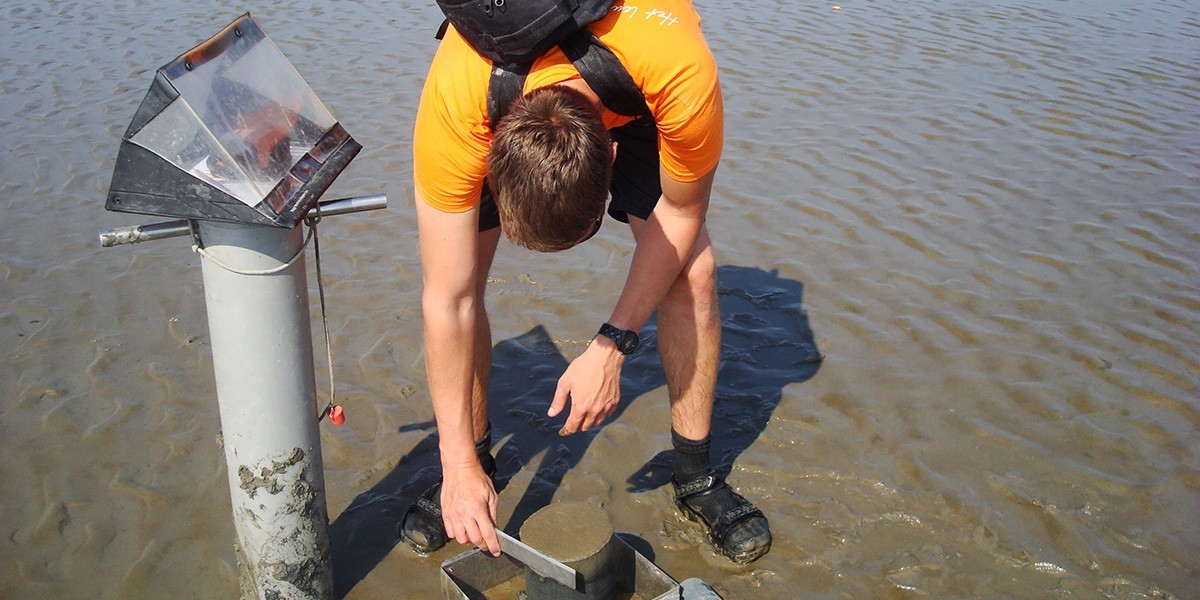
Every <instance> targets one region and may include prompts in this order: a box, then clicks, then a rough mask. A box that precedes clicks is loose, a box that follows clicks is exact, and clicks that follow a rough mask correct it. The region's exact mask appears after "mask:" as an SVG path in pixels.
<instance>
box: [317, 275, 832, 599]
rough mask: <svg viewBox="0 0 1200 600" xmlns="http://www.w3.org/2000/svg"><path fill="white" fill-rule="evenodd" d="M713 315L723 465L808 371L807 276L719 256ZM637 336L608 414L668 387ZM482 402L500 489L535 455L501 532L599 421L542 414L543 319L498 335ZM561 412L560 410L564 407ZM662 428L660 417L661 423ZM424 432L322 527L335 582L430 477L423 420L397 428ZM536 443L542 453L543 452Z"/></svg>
mask: <svg viewBox="0 0 1200 600" xmlns="http://www.w3.org/2000/svg"><path fill="white" fill-rule="evenodd" d="M717 281H718V286H719V289H718V294H719V298H720V305H721V317H722V344H721V346H722V347H721V367H720V372H719V374H718V378H717V391H716V403H715V405H714V408H713V435H712V456H713V463H714V466H715V467H716V469H717V470H718V471H722V472H728V470H729V469H730V468H731V467H732V465H733V463H734V462H735V461H736V460H737V458H738V456H740V455H741V453H742V452H743V451H744V450H746V449H747V448H748V447H750V445H751V444H753V443H754V441H755V440H756V439H757V438H758V436H759V434H760V433H762V431H763V430H764V429H765V428H766V426H767V423H768V422H769V421H770V418H771V415H772V413H773V412H774V410H775V407H776V406H777V405H778V404H779V401H780V399H781V398H782V396H783V388H784V386H786V385H788V384H791V383H799V382H803V381H807V380H808V379H810V378H811V377H812V376H813V375H815V374H816V372H817V369H818V368H819V366H820V360H821V355H820V352H819V351H818V350H817V347H816V342H815V341H814V339H813V332H812V329H811V328H810V327H809V323H808V316H807V314H806V312H805V311H804V304H803V291H804V285H803V284H802V283H800V282H799V281H793V280H789V279H782V278H780V277H779V276H778V273H777V272H773V271H764V270H762V269H758V268H753V267H738V266H724V267H720V268H719V270H718V274H717ZM641 333H642V336H641V337H642V339H643V346H642V347H641V348H639V349H638V351H637V352H635V353H634V354H633V355H632V356H631V357H630V358H629V359H628V360H626V362H625V366H624V368H623V370H622V373H621V375H622V377H621V403H620V405H618V407H617V411H616V413H615V414H614V415H613V417H612V418H611V419H610V421H609V422H611V421H613V420H617V419H620V418H621V414H622V413H624V411H625V409H626V408H628V406H629V405H630V403H632V402H636V401H637V399H638V398H639V397H641V396H642V395H644V394H645V393H647V392H649V391H651V390H654V389H657V388H659V387H660V386H664V385H666V381H665V379H664V376H663V372H662V363H661V362H660V360H659V358H658V352H657V335H656V334H657V324H656V322H655V321H653V320H651V321H650V322H649V323H647V325H646V326H645V327H643V328H642V332H641ZM492 360H493V368H492V379H491V383H490V390H489V397H490V412H491V419H492V432H493V440H495V441H496V442H497V446H499V450H498V454H497V456H496V461H497V464H498V468H499V472H498V474H497V476H498V479H499V481H500V483H499V487H501V488H503V486H504V483H506V482H507V481H508V480H509V479H511V478H512V477H513V476H514V475H515V474H516V473H517V472H519V471H521V470H522V469H524V468H525V467H526V466H528V465H529V464H530V463H531V462H532V460H533V457H536V456H538V455H539V454H541V455H542V458H541V462H540V464H538V465H537V468H536V471H535V474H534V476H533V479H532V481H531V482H530V484H529V486H528V487H527V489H526V491H525V493H524V494H523V495H522V497H521V499H520V500H519V501H518V504H517V506H516V507H515V508H514V510H513V513H512V517H511V518H510V519H509V520H508V522H507V523H504V524H503V525H502V528H503V529H504V530H505V531H508V532H510V533H512V532H515V531H517V530H518V529H519V528H520V525H521V523H523V522H524V521H525V519H527V518H528V517H529V516H530V515H532V514H533V513H534V512H537V510H538V509H540V508H542V507H544V506H546V505H548V504H549V503H550V502H551V501H552V500H553V498H554V493H555V491H556V490H557V489H558V487H559V485H560V484H561V483H562V481H563V478H564V476H565V475H566V473H567V472H568V471H569V470H570V469H572V468H573V467H574V466H575V465H576V464H577V463H578V462H579V460H580V458H581V457H583V455H584V454H585V452H586V451H587V449H588V446H589V445H590V444H591V442H592V439H593V438H595V436H596V435H597V433H598V432H599V429H594V430H592V431H590V432H586V433H582V434H577V435H573V436H570V437H565V438H564V437H560V436H559V435H558V430H559V428H560V427H561V426H562V422H564V421H565V418H566V417H565V414H564V415H559V416H558V417H557V418H555V419H550V418H548V417H547V416H546V409H547V407H548V406H549V402H550V399H551V398H552V397H553V395H554V388H555V386H556V384H557V382H558V378H559V376H561V375H562V373H563V371H564V370H565V369H566V367H567V359H566V358H565V357H564V356H563V355H562V353H561V352H559V350H558V347H557V346H556V345H555V344H554V342H553V340H552V338H551V336H550V334H549V332H547V331H546V329H545V328H544V327H542V326H538V327H535V328H534V329H531V330H530V331H528V332H526V333H524V334H522V335H520V336H517V337H515V338H510V339H507V340H504V341H502V342H500V343H498V344H496V346H495V348H494V349H493V352H492ZM564 412H565V411H564ZM661 426H662V427H663V429H664V432H665V431H668V430H669V426H670V425H669V423H662V424H661ZM413 430H424V431H427V432H428V435H427V436H426V437H424V438H423V439H422V440H421V441H420V442H418V444H417V445H416V447H414V448H413V450H412V451H411V452H409V453H408V454H407V455H405V456H404V457H402V458H401V459H400V461H399V463H398V464H397V466H396V467H395V468H394V469H393V470H392V471H391V472H390V473H389V474H388V475H387V476H386V477H384V478H383V479H382V480H381V481H380V482H379V483H377V484H375V485H374V486H373V487H372V488H371V489H370V490H367V491H365V492H363V493H361V494H359V495H358V496H357V497H356V498H355V499H354V501H353V502H351V504H350V506H349V507H347V508H346V510H345V511H343V512H342V514H341V515H339V516H338V518H337V519H336V520H335V521H334V522H333V523H332V524H331V526H330V539H331V543H332V549H333V563H334V576H335V588H336V593H337V595H338V597H342V596H344V595H345V594H347V593H348V592H349V591H350V590H351V589H352V588H353V587H354V586H355V585H356V584H357V583H358V582H359V581H361V580H362V579H364V578H365V577H366V576H367V575H368V574H369V573H370V572H371V570H372V569H374V568H375V566H376V565H377V564H379V562H380V561H381V560H383V558H384V557H385V556H387V555H388V553H390V552H391V550H392V548H393V547H395V545H396V543H397V540H396V525H397V523H398V522H399V520H400V518H401V517H402V516H403V514H404V511H405V510H406V509H407V508H408V506H409V504H411V503H412V502H413V501H414V500H415V499H416V497H417V495H418V494H420V493H421V492H422V491H423V490H424V489H426V488H427V487H428V486H430V485H432V484H433V483H434V482H435V481H436V480H437V477H438V469H439V467H438V460H437V445H438V444H437V434H436V431H435V429H434V424H433V422H431V421H427V422H423V423H416V424H412V425H407V426H405V427H403V428H401V431H402V432H403V431H413ZM543 451H545V452H543ZM672 465H673V457H672V453H671V450H670V449H667V450H664V451H662V452H660V453H658V454H657V455H655V456H654V457H652V458H650V460H648V461H647V462H646V463H645V464H644V465H643V466H641V467H640V468H638V469H637V470H636V471H635V472H634V473H633V474H632V475H630V477H629V479H628V481H627V483H628V490H629V491H631V492H643V491H647V490H652V489H655V488H658V487H661V486H664V485H666V484H667V483H669V482H670V478H671V469H672Z"/></svg>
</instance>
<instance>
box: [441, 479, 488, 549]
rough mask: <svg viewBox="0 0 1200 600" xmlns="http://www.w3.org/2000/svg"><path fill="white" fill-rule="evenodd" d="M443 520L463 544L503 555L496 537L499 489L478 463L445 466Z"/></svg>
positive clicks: (451, 532)
mask: <svg viewBox="0 0 1200 600" xmlns="http://www.w3.org/2000/svg"><path fill="white" fill-rule="evenodd" d="M442 522H443V523H444V524H445V525H446V535H448V536H449V537H452V538H454V540H455V541H457V542H458V543H460V544H474V545H475V546H477V547H478V548H479V549H480V550H483V551H484V552H487V553H489V554H491V555H492V556H500V541H499V540H497V539H496V490H495V488H494V487H493V486H492V479H491V478H490V477H488V476H487V474H486V473H484V472H483V468H481V467H480V466H479V464H475V465H471V466H464V467H459V468H446V466H444V465H443V467H442Z"/></svg>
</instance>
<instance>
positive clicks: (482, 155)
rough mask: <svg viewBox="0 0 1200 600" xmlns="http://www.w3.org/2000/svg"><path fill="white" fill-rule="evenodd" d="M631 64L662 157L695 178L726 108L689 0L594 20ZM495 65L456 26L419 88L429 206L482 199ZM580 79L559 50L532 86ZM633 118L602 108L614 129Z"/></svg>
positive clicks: (418, 151) (533, 73) (651, 3)
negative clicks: (488, 97)
mask: <svg viewBox="0 0 1200 600" xmlns="http://www.w3.org/2000/svg"><path fill="white" fill-rule="evenodd" d="M588 29H590V30H591V31H592V33H594V34H595V35H596V37H598V38H600V40H601V41H603V42H604V44H605V45H606V46H608V47H609V49H611V50H612V51H613V54H615V55H616V56H617V58H618V59H619V60H620V61H621V63H622V64H624V65H625V68H626V69H627V70H628V71H629V75H630V76H631V77H633V81H634V82H635V83H636V84H637V86H638V88H640V89H641V90H642V93H643V94H644V95H645V96H646V105H647V106H648V107H649V108H650V112H651V114H653V115H654V122H655V124H656V125H657V127H658V139H659V143H658V149H659V161H660V163H661V164H662V166H663V168H664V169H665V170H666V172H667V173H668V174H669V175H670V176H671V177H672V178H674V179H675V180H677V181H685V182H686V181H695V180H696V179H699V178H700V177H702V176H703V175H705V174H706V173H708V172H709V171H711V170H712V169H713V168H714V167H716V166H717V162H718V161H720V158H721V144H722V142H723V141H724V131H723V127H724V113H723V107H722V104H721V87H720V84H719V82H718V81H717V65H716V62H715V61H714V60H713V57H712V53H711V52H710V51H709V49H708V44H707V42H705V40H704V36H703V34H702V33H701V31H700V16H699V15H698V14H696V11H695V9H694V8H693V7H692V3H691V0H617V2H615V3H614V4H613V7H612V9H611V10H610V11H609V14H608V15H607V16H606V17H604V18H603V19H600V20H599V21H596V22H595V23H592V24H591V25H588ZM490 77H491V62H490V61H489V60H487V59H486V58H483V57H481V56H479V54H477V53H476V52H475V51H474V50H473V49H472V48H471V47H470V46H469V45H468V44H467V42H466V41H465V40H463V38H462V36H460V35H459V34H458V33H457V32H456V31H454V28H453V27H451V28H449V29H448V30H447V31H446V35H445V37H444V39H443V40H442V43H441V45H439V46H438V50H437V53H436V54H435V55H434V57H433V63H432V65H430V68H429V76H428V78H427V79H426V80H425V88H424V90H423V91H422V92H421V105H420V108H419V109H418V110H417V121H416V130H415V131H414V133H413V177H414V179H415V180H416V187H417V192H418V193H419V194H420V195H421V197H422V198H424V199H425V201H426V202H428V203H429V204H430V205H431V206H433V207H435V208H437V209H439V210H443V211H446V212H462V211H465V210H469V209H471V208H472V207H474V206H475V205H476V204H478V203H479V196H480V193H481V192H482V191H483V179H484V176H485V175H486V174H487V152H488V146H489V144H490V143H491V139H492V131H491V127H490V126H489V125H488V119H487V89H488V82H489V79H490ZM577 77H579V72H578V71H577V70H576V69H575V67H574V66H573V65H572V64H571V61H570V60H568V59H567V57H566V56H564V55H563V53H562V51H561V50H559V49H558V48H554V49H553V50H551V51H549V52H547V53H546V54H545V55H543V56H542V57H541V58H539V59H537V60H536V61H535V62H534V63H533V67H532V68H531V69H530V72H529V77H528V78H526V80H525V88H524V92H525V93H528V92H529V91H530V90H534V89H537V88H541V87H545V86H547V85H553V84H556V83H560V82H563V81H567V80H569V79H573V78H577ZM629 121H630V117H625V116H621V115H618V114H615V113H612V112H610V111H609V110H607V109H605V110H604V123H605V125H607V126H608V128H609V129H612V128H614V127H617V126H620V125H623V124H625V123H627V122H629Z"/></svg>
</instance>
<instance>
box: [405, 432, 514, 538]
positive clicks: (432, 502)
mask: <svg viewBox="0 0 1200 600" xmlns="http://www.w3.org/2000/svg"><path fill="white" fill-rule="evenodd" d="M479 462H480V463H481V464H482V465H483V472H484V473H486V474H487V476H488V477H490V478H491V480H492V485H493V486H495V485H496V459H495V458H493V457H492V455H491V454H487V453H485V454H483V455H481V456H480V457H479ZM497 491H498V490H497ZM396 534H397V537H399V538H400V539H401V540H404V543H405V544H408V545H409V547H411V548H412V549H413V550H416V551H417V552H418V553H420V554H429V553H430V552H437V551H438V550H441V549H442V548H443V547H444V546H445V545H446V542H449V541H450V538H449V537H448V536H447V535H446V524H445V523H444V522H443V521H442V480H441V479H439V480H438V482H437V483H435V484H433V485H432V486H430V487H429V489H427V490H425V492H424V493H422V494H421V495H420V496H419V497H417V501H416V502H413V504H412V506H410V507H408V511H407V512H405V513H404V519H403V520H401V521H400V527H399V528H398V530H397V532H396Z"/></svg>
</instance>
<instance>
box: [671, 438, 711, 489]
mask: <svg viewBox="0 0 1200 600" xmlns="http://www.w3.org/2000/svg"><path fill="white" fill-rule="evenodd" d="M671 445H672V446H674V447H675V481H676V482H678V483H685V482H688V481H691V480H693V479H696V478H699V477H702V476H704V475H707V474H708V472H709V470H710V469H711V468H712V463H711V462H710V460H709V457H708V447H709V436H705V437H704V439H702V440H689V439H687V438H685V437H683V436H682V435H679V434H678V433H676V432H675V429H674V428H672V429H671Z"/></svg>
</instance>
